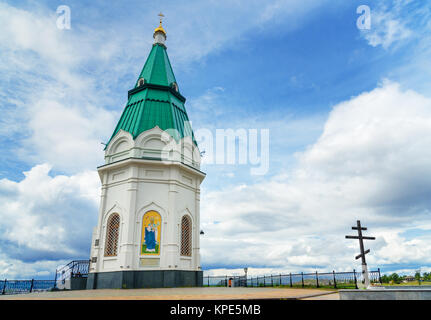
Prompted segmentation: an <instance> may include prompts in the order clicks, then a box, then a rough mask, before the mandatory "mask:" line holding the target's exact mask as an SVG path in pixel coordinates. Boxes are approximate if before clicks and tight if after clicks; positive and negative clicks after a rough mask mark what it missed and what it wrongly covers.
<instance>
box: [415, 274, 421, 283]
mask: <svg viewBox="0 0 431 320" xmlns="http://www.w3.org/2000/svg"><path fill="white" fill-rule="evenodd" d="M415 279H416V280H417V281H418V282H419V284H421V273H420V271H417V272H416V273H415Z"/></svg>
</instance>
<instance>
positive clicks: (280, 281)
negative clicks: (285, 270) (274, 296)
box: [280, 273, 282, 287]
mask: <svg viewBox="0 0 431 320" xmlns="http://www.w3.org/2000/svg"><path fill="white" fill-rule="evenodd" d="M281 285H282V281H281V273H280V287H281Z"/></svg>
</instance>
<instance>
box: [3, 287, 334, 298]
mask: <svg viewBox="0 0 431 320" xmlns="http://www.w3.org/2000/svg"><path fill="white" fill-rule="evenodd" d="M3 299H5V300H248V299H293V300H302V299H313V300H339V295H338V293H337V292H336V291H328V290H320V289H277V288H225V287H215V288H160V289H99V290H77V291H55V292H36V293H28V294H17V295H4V296H1V295H0V300H3Z"/></svg>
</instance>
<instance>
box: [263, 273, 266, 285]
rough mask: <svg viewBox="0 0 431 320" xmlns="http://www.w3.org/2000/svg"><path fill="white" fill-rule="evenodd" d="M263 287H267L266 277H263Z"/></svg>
mask: <svg viewBox="0 0 431 320" xmlns="http://www.w3.org/2000/svg"><path fill="white" fill-rule="evenodd" d="M263 286H264V287H266V276H265V275H264V276H263Z"/></svg>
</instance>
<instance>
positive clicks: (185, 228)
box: [181, 216, 192, 257]
mask: <svg viewBox="0 0 431 320" xmlns="http://www.w3.org/2000/svg"><path fill="white" fill-rule="evenodd" d="M181 255H182V256H189V257H191V256H192V219H190V217H189V216H183V218H182V219H181Z"/></svg>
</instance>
